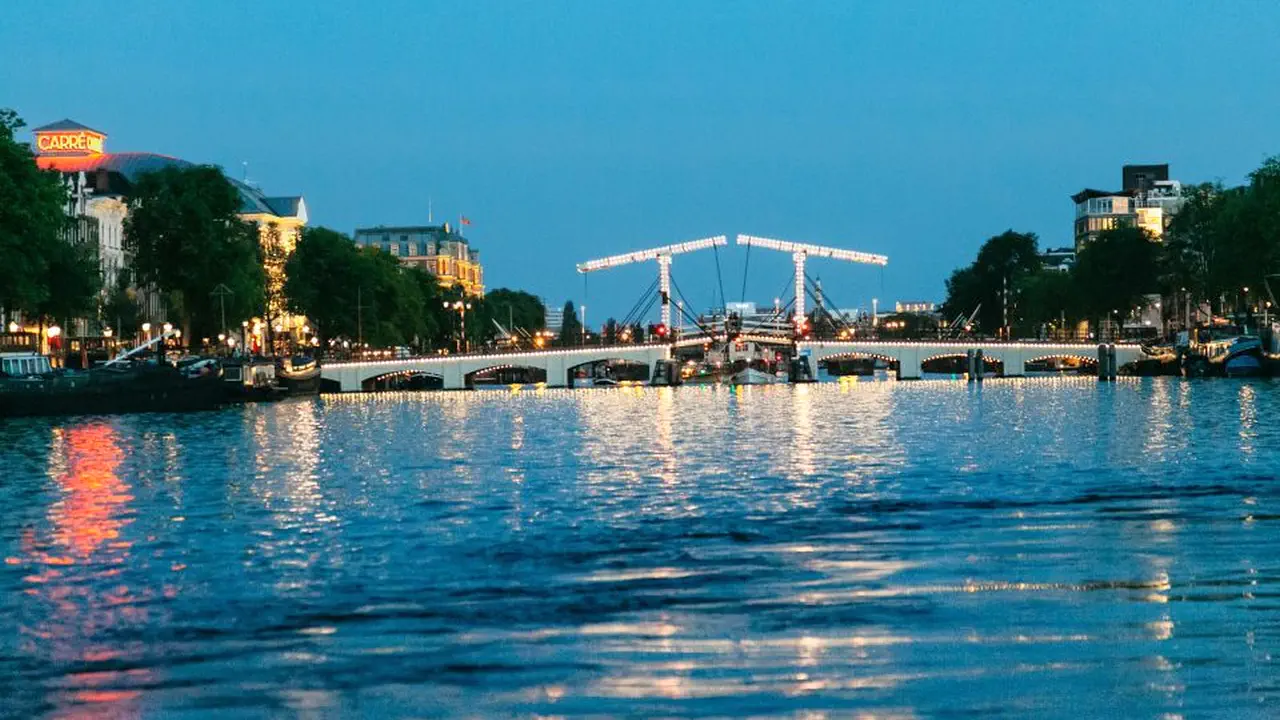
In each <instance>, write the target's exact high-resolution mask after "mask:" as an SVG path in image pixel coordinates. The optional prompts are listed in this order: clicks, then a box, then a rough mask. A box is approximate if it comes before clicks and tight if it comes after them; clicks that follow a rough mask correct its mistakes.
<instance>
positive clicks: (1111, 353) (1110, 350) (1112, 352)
mask: <svg viewBox="0 0 1280 720" xmlns="http://www.w3.org/2000/svg"><path fill="white" fill-rule="evenodd" d="M1107 369H1108V370H1110V371H1111V374H1110V376H1109V377H1108V378H1107V379H1108V380H1110V381H1111V382H1115V380H1116V377H1117V376H1118V375H1119V374H1120V367H1119V366H1118V365H1117V363H1116V344H1115V343H1111V344H1110V345H1108V346H1107Z"/></svg>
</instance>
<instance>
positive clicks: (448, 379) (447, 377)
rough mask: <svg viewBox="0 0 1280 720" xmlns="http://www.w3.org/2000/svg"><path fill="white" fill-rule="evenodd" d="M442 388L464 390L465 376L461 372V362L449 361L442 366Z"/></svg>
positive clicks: (465, 384) (465, 386) (465, 387)
mask: <svg viewBox="0 0 1280 720" xmlns="http://www.w3.org/2000/svg"><path fill="white" fill-rule="evenodd" d="M444 389H445V390H466V389H467V376H466V373H464V372H462V363H461V362H456V363H449V364H448V365H446V366H444Z"/></svg>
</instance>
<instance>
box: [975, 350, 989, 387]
mask: <svg viewBox="0 0 1280 720" xmlns="http://www.w3.org/2000/svg"><path fill="white" fill-rule="evenodd" d="M973 369H974V377H975V378H976V379H977V380H978V382H982V374H983V373H984V372H986V370H987V364H986V361H985V360H984V359H983V353H982V349H981V348H979V349H977V350H974V351H973Z"/></svg>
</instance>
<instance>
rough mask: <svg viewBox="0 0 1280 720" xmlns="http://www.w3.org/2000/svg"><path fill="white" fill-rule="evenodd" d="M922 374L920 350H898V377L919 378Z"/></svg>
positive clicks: (903, 378) (901, 378) (902, 378)
mask: <svg viewBox="0 0 1280 720" xmlns="http://www.w3.org/2000/svg"><path fill="white" fill-rule="evenodd" d="M921 375H922V370H921V363H920V350H919V349H918V348H902V349H901V350H900V351H899V352H898V379H899V380H919V379H920V377H921Z"/></svg>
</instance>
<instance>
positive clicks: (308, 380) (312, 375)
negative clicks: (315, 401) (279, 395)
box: [276, 355, 320, 395]
mask: <svg viewBox="0 0 1280 720" xmlns="http://www.w3.org/2000/svg"><path fill="white" fill-rule="evenodd" d="M276 384H277V385H278V386H279V387H280V388H281V390H283V391H284V393H285V394H286V395H316V394H318V393H319V392H320V363H319V361H317V360H316V359H315V358H310V357H306V356H302V355H297V356H294V357H291V358H281V359H280V360H279V361H278V362H277V363H276Z"/></svg>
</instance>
